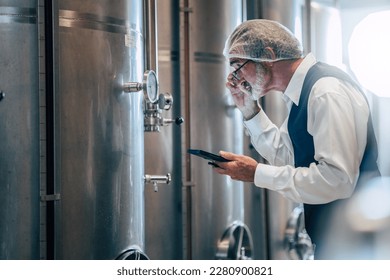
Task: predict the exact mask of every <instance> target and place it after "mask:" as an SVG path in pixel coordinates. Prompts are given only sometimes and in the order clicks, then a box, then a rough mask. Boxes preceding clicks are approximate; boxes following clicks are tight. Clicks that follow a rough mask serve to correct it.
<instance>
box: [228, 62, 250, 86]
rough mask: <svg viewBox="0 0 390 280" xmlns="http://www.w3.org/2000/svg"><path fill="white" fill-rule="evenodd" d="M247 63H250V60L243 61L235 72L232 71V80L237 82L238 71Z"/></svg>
mask: <svg viewBox="0 0 390 280" xmlns="http://www.w3.org/2000/svg"><path fill="white" fill-rule="evenodd" d="M249 61H251V60H249V59H248V60H247V61H245V62H244V63H243V64H241V66H240V67H238V68H237V69H236V70H234V71H233V72H232V76H233V77H234V79H236V80H237V81H239V80H240V76H238V71H240V69H241V68H242V67H244V66H245V64H247V63H248V62H249Z"/></svg>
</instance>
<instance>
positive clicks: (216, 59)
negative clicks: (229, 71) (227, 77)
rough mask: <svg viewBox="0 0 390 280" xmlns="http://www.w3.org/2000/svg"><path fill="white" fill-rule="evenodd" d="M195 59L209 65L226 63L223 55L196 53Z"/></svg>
mask: <svg viewBox="0 0 390 280" xmlns="http://www.w3.org/2000/svg"><path fill="white" fill-rule="evenodd" d="M194 59H195V61H197V62H207V63H221V62H222V63H224V62H225V61H226V59H225V57H224V56H223V55H222V54H216V53H209V52H195V53H194Z"/></svg>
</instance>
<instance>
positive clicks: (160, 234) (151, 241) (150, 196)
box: [145, 0, 183, 260]
mask: <svg viewBox="0 0 390 280" xmlns="http://www.w3.org/2000/svg"><path fill="white" fill-rule="evenodd" d="M157 11H158V13H157V33H158V40H157V41H158V78H159V85H160V92H161V93H170V94H171V95H172V97H173V104H172V108H171V110H170V111H169V112H163V117H164V118H171V119H172V118H176V117H178V116H180V114H181V108H180V72H179V71H180V37H179V35H180V32H179V28H180V25H179V22H180V6H179V0H169V1H168V0H166V1H164V3H162V2H159V1H157ZM145 173H146V174H167V173H169V174H171V178H172V182H171V183H170V184H160V185H159V186H158V191H157V192H156V191H155V190H154V188H153V186H152V185H151V184H146V186H145V205H146V207H145V252H146V254H147V255H148V256H149V258H150V259H158V260H164V259H168V260H169V259H170V260H172V259H174V260H177V259H182V258H183V241H182V240H183V238H182V212H181V204H182V201H181V188H182V180H181V176H182V175H181V174H182V173H181V127H180V126H177V125H166V126H163V127H160V131H159V132H145Z"/></svg>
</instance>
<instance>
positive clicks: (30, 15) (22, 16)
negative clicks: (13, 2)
mask: <svg viewBox="0 0 390 280" xmlns="http://www.w3.org/2000/svg"><path fill="white" fill-rule="evenodd" d="M36 19H37V12H36V9H34V8H20V7H0V23H1V22H3V23H4V22H11V21H15V22H20V23H25V22H27V23H35V22H36Z"/></svg>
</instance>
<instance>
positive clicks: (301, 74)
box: [284, 53, 317, 105]
mask: <svg viewBox="0 0 390 280" xmlns="http://www.w3.org/2000/svg"><path fill="white" fill-rule="evenodd" d="M316 62H317V61H316V59H315V57H314V55H313V54H312V53H309V54H308V55H306V57H305V58H304V59H303V61H302V62H301V64H299V66H298V68H297V70H296V71H295V72H294V74H293V76H292V77H291V80H290V82H289V83H288V85H287V88H286V90H285V91H284V96H286V97H288V98H289V99H290V100H291V101H292V102H294V104H295V105H298V103H299V97H300V96H301V91H302V87H303V82H304V80H305V77H306V74H307V72H308V71H309V69H310V68H311V67H312V66H313V65H314V64H316Z"/></svg>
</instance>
